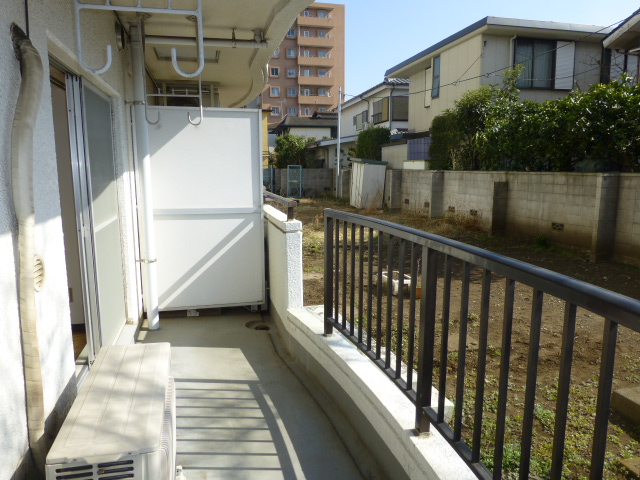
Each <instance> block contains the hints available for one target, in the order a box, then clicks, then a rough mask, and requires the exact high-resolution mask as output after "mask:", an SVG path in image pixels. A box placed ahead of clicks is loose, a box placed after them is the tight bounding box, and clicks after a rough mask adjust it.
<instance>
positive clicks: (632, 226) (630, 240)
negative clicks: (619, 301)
mask: <svg viewBox="0 0 640 480" xmlns="http://www.w3.org/2000/svg"><path fill="white" fill-rule="evenodd" d="M613 253H614V258H616V259H618V260H620V261H623V262H625V263H632V264H635V265H640V175H638V174H621V175H620V183H619V187H618V209H617V218H616V229H615V244H614V249H613Z"/></svg>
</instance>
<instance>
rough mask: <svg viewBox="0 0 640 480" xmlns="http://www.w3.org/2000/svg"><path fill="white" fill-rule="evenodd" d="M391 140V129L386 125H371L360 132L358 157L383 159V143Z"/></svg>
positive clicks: (357, 145) (357, 149) (357, 146)
mask: <svg viewBox="0 0 640 480" xmlns="http://www.w3.org/2000/svg"><path fill="white" fill-rule="evenodd" d="M390 140H391V130H389V129H388V128H386V127H369V128H366V129H364V130H362V131H361V132H360V133H359V134H358V141H357V142H356V158H366V159H368V160H382V145H384V144H385V143H389V141H390Z"/></svg>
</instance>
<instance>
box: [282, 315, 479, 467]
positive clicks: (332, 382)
mask: <svg viewBox="0 0 640 480" xmlns="http://www.w3.org/2000/svg"><path fill="white" fill-rule="evenodd" d="M275 320H276V322H277V323H278V328H279V331H280V333H281V335H282V337H283V340H284V343H285V345H286V347H287V349H288V350H289V352H290V353H291V355H292V356H293V357H294V358H295V359H296V362H297V364H298V365H299V366H300V367H302V369H303V370H304V372H305V376H306V378H309V379H312V380H313V382H314V383H316V384H317V385H319V386H320V387H321V388H322V390H323V392H322V393H323V394H325V395H326V396H327V397H328V398H329V399H330V401H331V405H330V406H328V407H329V410H330V412H332V413H329V416H330V417H338V415H339V418H340V419H341V420H343V421H348V422H349V423H350V426H351V427H352V428H353V429H354V430H355V432H356V434H357V435H358V436H359V440H360V442H362V443H363V444H364V445H365V447H366V449H365V450H366V451H368V452H370V454H371V455H372V456H373V458H374V459H375V460H376V461H377V462H378V463H379V466H380V469H381V471H378V472H362V473H363V476H364V478H374V479H377V478H393V479H399V480H401V479H418V478H432V479H443V480H444V479H451V480H454V479H455V480H466V479H473V478H476V477H475V475H474V474H473V473H472V472H471V471H470V470H469V468H468V467H467V466H466V465H465V463H464V461H463V460H462V459H461V458H460V457H459V456H458V455H457V453H456V452H455V450H454V449H453V448H452V447H451V446H450V445H449V444H448V443H447V441H446V440H445V439H444V438H443V437H442V436H441V435H440V434H439V433H438V432H437V430H436V429H434V428H432V429H431V432H429V433H428V434H425V435H416V434H415V432H414V427H415V406H414V405H413V404H412V403H411V401H410V400H409V399H408V398H407V397H406V396H405V395H404V394H403V393H402V391H401V390H400V389H398V388H397V386H396V385H394V383H393V382H392V381H391V380H390V379H389V378H388V377H387V375H386V374H385V373H384V372H383V371H382V370H380V368H378V366H377V365H375V364H374V363H373V362H372V361H371V360H370V359H369V358H367V357H366V356H365V355H363V354H362V352H360V351H359V350H358V348H357V347H356V346H355V345H353V344H352V343H351V342H349V340H347V339H346V338H345V337H344V336H343V335H341V334H339V333H334V334H332V335H330V336H324V335H323V333H324V322H323V317H322V307H309V308H297V309H289V311H288V312H287V315H286V316H285V317H278V318H275ZM312 390H313V392H315V394H316V395H318V394H319V392H317V389H312ZM432 394H434V395H437V392H435V390H434V391H432ZM336 409H337V410H336ZM337 419H338V418H336V420H337ZM347 448H349V449H350V450H351V449H352V447H351V446H350V445H347ZM352 454H354V453H352ZM355 455H358V454H357V453H355Z"/></svg>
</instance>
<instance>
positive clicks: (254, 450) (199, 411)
mask: <svg viewBox="0 0 640 480" xmlns="http://www.w3.org/2000/svg"><path fill="white" fill-rule="evenodd" d="M261 325H262V326H264V325H266V326H267V327H269V328H270V330H256V328H255V327H256V326H261ZM261 328H264V327H261ZM270 335H277V332H276V330H275V326H274V325H273V324H271V323H268V322H266V321H263V319H262V317H261V316H260V314H252V313H248V312H244V311H231V312H230V313H225V314H224V315H222V316H219V317H189V318H171V319H162V320H161V328H160V330H157V331H148V330H143V331H141V334H140V339H139V341H141V342H144V343H150V342H169V343H171V347H172V348H171V355H172V366H171V368H172V374H173V376H174V378H175V380H176V396H177V443H178V464H179V465H182V466H183V468H184V472H185V476H186V477H187V479H188V480H208V479H214V478H215V479H221V478H224V479H253V478H255V479H261V480H262V479H276V478H278V479H282V478H283V479H310V480H311V479H317V480H324V479H327V478H340V479H359V478H362V477H361V475H360V473H359V470H358V468H357V466H356V464H355V462H354V460H353V458H352V457H351V456H350V455H349V453H348V451H347V450H346V448H345V446H344V444H343V442H342V440H341V439H340V437H339V436H338V435H337V433H336V431H335V429H334V428H333V426H332V425H331V422H330V421H329V419H328V418H327V417H326V415H325V413H324V412H323V411H322V410H321V409H320V407H319V406H318V405H317V403H316V402H315V401H314V400H313V399H312V398H311V396H310V395H309V393H308V392H307V391H306V390H305V388H304V387H303V386H302V385H301V384H300V383H299V381H298V380H297V378H296V377H295V376H294V375H293V374H292V373H291V371H290V370H289V369H288V368H287V366H286V365H285V364H284V363H283V361H282V360H281V359H280V357H279V356H278V355H277V353H276V352H275V350H274V347H273V344H272V342H271V338H270Z"/></svg>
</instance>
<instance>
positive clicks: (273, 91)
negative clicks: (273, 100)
mask: <svg viewBox="0 0 640 480" xmlns="http://www.w3.org/2000/svg"><path fill="white" fill-rule="evenodd" d="M271 96H272V97H279V96H280V87H271Z"/></svg>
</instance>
